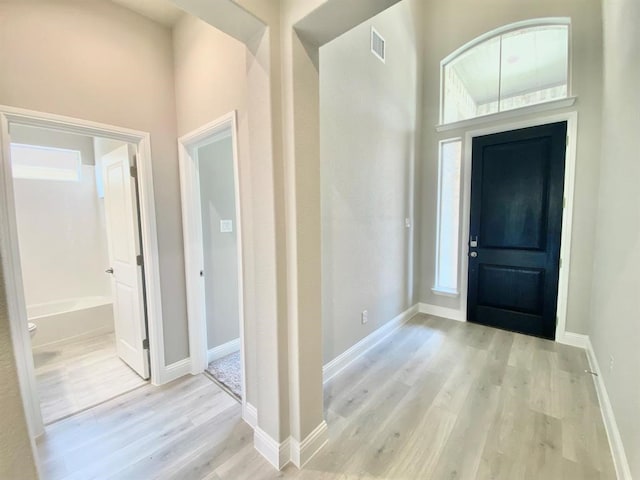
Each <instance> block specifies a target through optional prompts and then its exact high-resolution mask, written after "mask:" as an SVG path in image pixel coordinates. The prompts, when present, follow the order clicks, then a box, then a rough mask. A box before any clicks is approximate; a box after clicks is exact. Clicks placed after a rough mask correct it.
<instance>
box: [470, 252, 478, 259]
mask: <svg viewBox="0 0 640 480" xmlns="http://www.w3.org/2000/svg"><path fill="white" fill-rule="evenodd" d="M469 256H470V257H471V258H476V257H477V256H478V252H471V253H470V254H469Z"/></svg>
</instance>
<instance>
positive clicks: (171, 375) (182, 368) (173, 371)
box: [152, 358, 191, 385]
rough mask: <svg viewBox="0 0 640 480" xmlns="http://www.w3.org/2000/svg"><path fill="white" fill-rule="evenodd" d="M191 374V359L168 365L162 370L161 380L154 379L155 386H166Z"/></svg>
mask: <svg viewBox="0 0 640 480" xmlns="http://www.w3.org/2000/svg"><path fill="white" fill-rule="evenodd" d="M190 373H191V358H185V359H184V360H180V361H178V362H175V363H172V364H171V365H167V366H166V367H164V368H163V369H161V370H160V378H159V379H152V383H153V384H154V385H164V384H165V383H169V382H172V381H174V380H175V379H177V378H180V377H184V376H185V375H189V374H190Z"/></svg>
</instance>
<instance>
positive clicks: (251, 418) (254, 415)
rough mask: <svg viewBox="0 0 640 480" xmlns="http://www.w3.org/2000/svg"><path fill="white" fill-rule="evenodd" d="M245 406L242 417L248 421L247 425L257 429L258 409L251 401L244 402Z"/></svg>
mask: <svg viewBox="0 0 640 480" xmlns="http://www.w3.org/2000/svg"><path fill="white" fill-rule="evenodd" d="M243 407H244V411H243V412H242V419H243V420H244V421H245V422H247V425H249V426H250V427H251V428H254V429H255V428H256V426H257V425H258V409H256V407H254V406H253V405H251V404H250V403H249V402H246V403H244V404H243Z"/></svg>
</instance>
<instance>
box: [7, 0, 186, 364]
mask: <svg viewBox="0 0 640 480" xmlns="http://www.w3.org/2000/svg"><path fill="white" fill-rule="evenodd" d="M0 18H1V19H2V34H1V35H2V36H1V42H0V65H2V75H0V104H5V105H10V106H15V107H22V108H27V109H32V110H37V111H43V112H51V113H56V114H60V115H67V116H71V117H77V118H82V119H87V120H92V121H97V122H102V123H107V124H111V125H117V126H122V127H129V128H133V129H137V130H142V131H146V132H150V133H151V152H152V156H153V158H152V161H153V178H154V191H155V201H156V212H157V213H158V215H157V228H158V244H159V253H160V258H159V261H160V277H161V278H160V282H161V289H162V307H163V319H164V335H165V362H166V363H167V364H171V363H174V362H176V361H179V360H181V359H184V358H186V357H187V356H188V355H189V344H188V332H187V316H186V298H185V297H186V292H185V287H184V285H185V282H184V255H183V246H182V232H181V216H180V194H179V181H178V163H177V147H176V119H175V117H176V113H175V108H176V107H175V95H174V83H173V49H172V41H171V32H170V30H169V29H168V28H165V27H162V26H160V25H158V24H156V23H154V22H152V21H151V20H148V19H147V18H145V17H142V16H140V15H138V14H136V13H133V12H131V11H129V10H127V9H125V8H123V7H121V6H118V5H116V4H114V3H112V2H109V1H104V0H83V1H82V2H79V1H76V0H4V1H2V3H0Z"/></svg>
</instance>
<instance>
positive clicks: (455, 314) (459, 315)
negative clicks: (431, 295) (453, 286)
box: [419, 303, 467, 322]
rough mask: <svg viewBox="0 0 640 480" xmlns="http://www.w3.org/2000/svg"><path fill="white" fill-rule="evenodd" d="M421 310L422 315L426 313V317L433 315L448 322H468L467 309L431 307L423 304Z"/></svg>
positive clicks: (420, 306)
mask: <svg viewBox="0 0 640 480" xmlns="http://www.w3.org/2000/svg"><path fill="white" fill-rule="evenodd" d="M419 308H420V313H424V314H425V315H433V316H434V317H440V318H446V319H448V320H455V321H457V322H466V321H467V312H466V309H465V310H458V309H456V308H449V307H440V306H438V305H431V304H430V303H421V304H420V305H419Z"/></svg>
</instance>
